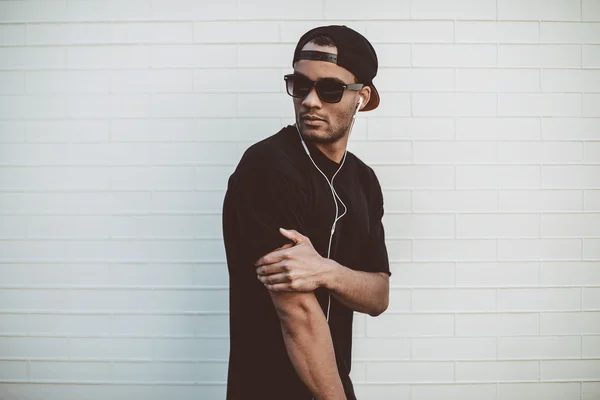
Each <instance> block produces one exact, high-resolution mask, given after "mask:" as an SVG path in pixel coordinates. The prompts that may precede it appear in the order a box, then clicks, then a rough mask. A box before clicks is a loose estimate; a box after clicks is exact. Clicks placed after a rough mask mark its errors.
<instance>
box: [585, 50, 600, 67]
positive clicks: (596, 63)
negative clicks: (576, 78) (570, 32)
mask: <svg viewBox="0 0 600 400" xmlns="http://www.w3.org/2000/svg"><path fill="white" fill-rule="evenodd" d="M582 49H583V55H582V57H581V60H582V61H581V66H582V67H583V68H598V67H600V46H599V45H584V46H582Z"/></svg>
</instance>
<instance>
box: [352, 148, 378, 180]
mask: <svg viewBox="0 0 600 400" xmlns="http://www.w3.org/2000/svg"><path fill="white" fill-rule="evenodd" d="M348 157H351V158H352V161H353V162H354V165H355V166H356V168H357V170H358V174H359V176H360V177H361V180H362V184H363V185H366V186H369V187H371V186H374V187H375V188H379V179H378V178H377V174H376V173H375V170H374V169H373V168H372V167H371V166H370V165H368V164H367V163H366V162H364V161H363V160H361V159H360V158H359V157H358V156H357V155H356V154H354V153H353V152H351V151H348Z"/></svg>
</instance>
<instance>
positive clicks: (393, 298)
mask: <svg viewBox="0 0 600 400" xmlns="http://www.w3.org/2000/svg"><path fill="white" fill-rule="evenodd" d="M410 304H411V293H410V291H409V290H404V289H394V288H392V289H390V304H389V307H388V310H390V311H408V310H410Z"/></svg>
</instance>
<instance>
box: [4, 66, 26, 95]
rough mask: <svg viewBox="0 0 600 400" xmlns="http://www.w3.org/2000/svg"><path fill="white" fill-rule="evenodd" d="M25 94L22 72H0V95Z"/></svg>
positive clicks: (23, 74)
mask: <svg viewBox="0 0 600 400" xmlns="http://www.w3.org/2000/svg"><path fill="white" fill-rule="evenodd" d="M11 94H25V73H24V72H8V71H6V72H0V95H11Z"/></svg>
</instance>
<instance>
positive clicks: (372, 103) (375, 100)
mask: <svg viewBox="0 0 600 400" xmlns="http://www.w3.org/2000/svg"><path fill="white" fill-rule="evenodd" d="M368 86H370V87H371V97H370V98H369V102H368V103H367V104H366V105H365V106H364V107H363V108H362V109H361V110H360V111H371V110H374V109H376V108H377V106H378V105H379V92H378V91H377V89H376V88H375V85H373V84H372V83H371V84H369V85H368Z"/></svg>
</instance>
